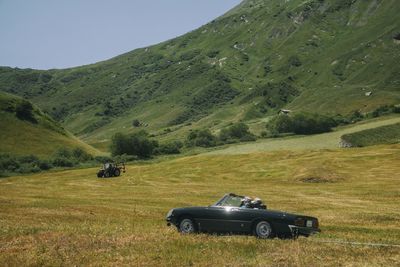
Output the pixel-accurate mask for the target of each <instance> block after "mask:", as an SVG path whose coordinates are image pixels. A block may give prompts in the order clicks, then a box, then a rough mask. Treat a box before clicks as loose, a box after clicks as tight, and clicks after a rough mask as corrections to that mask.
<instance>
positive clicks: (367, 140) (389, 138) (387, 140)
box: [342, 123, 400, 147]
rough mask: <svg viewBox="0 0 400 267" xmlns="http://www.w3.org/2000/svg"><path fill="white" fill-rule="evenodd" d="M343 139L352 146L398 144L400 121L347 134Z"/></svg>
mask: <svg viewBox="0 0 400 267" xmlns="http://www.w3.org/2000/svg"><path fill="white" fill-rule="evenodd" d="M342 140H343V141H344V142H345V143H346V144H348V145H349V146H352V147H364V146H373V145H381V144H397V143H400V123H396V124H392V125H387V126H382V127H377V128H373V129H368V130H364V131H360V132H355V133H352V134H346V135H343V136H342Z"/></svg>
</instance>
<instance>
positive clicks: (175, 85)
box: [0, 0, 400, 146]
mask: <svg viewBox="0 0 400 267" xmlns="http://www.w3.org/2000/svg"><path fill="white" fill-rule="evenodd" d="M399 12H400V5H398V2H397V1H395V0H386V1H382V0H309V1H304V0H292V1H280V0H270V1H263V0H247V1H243V2H242V3H241V4H240V5H239V6H238V7H236V8H234V9H233V10H232V11H230V12H228V13H227V14H225V15H224V16H222V17H220V18H218V19H216V20H214V21H212V22H210V23H208V24H207V25H204V26H203V27H201V28H199V29H197V30H195V31H192V32H190V33H188V34H186V35H183V36H181V37H179V38H175V39H172V40H169V41H166V42H164V43H161V44H158V45H155V46H151V47H147V48H142V49H137V50H134V51H132V52H129V53H126V54H124V55H121V56H118V57H115V58H113V59H110V60H107V61H104V62H99V63H97V64H93V65H88V66H82V67H77V68H71V69H65V70H48V71H39V70H31V69H24V70H22V69H12V68H7V67H4V68H0V90H1V91H6V92H10V93H13V94H17V95H20V96H23V97H26V98H29V99H31V100H32V101H33V102H34V103H35V104H37V105H38V106H39V107H41V108H42V109H43V110H44V111H46V112H47V113H49V114H51V116H52V117H53V118H54V119H55V120H57V121H58V122H60V123H62V125H63V126H64V127H66V128H67V129H68V130H70V131H72V132H73V133H74V134H76V135H78V136H80V137H81V138H83V139H84V140H85V141H87V142H89V143H97V144H98V145H99V146H101V143H102V142H105V141H107V140H108V139H109V138H110V136H111V135H112V134H114V133H115V132H118V131H123V132H131V131H135V130H136V129H134V128H133V127H132V121H133V119H138V120H140V122H142V125H143V126H142V128H146V130H148V131H150V132H151V133H152V134H154V135H155V136H157V137H158V138H159V139H172V138H180V137H182V136H183V135H184V134H186V133H187V132H188V131H189V130H190V129H193V128H197V127H208V128H211V129H212V130H213V131H218V130H219V129H220V128H221V127H224V126H225V125H226V124H228V123H230V122H232V121H239V120H245V121H246V120H252V121H254V120H256V121H257V120H260V121H264V120H265V118H266V117H268V116H270V115H272V114H276V112H277V110H279V109H280V108H283V107H285V108H288V109H291V110H294V111H299V110H304V111H312V112H319V113H334V114H336V113H341V114H349V113H352V112H353V111H355V110H360V111H361V112H367V111H371V110H374V109H375V108H377V107H379V106H382V105H384V104H388V105H392V104H398V103H400V90H399V89H400V77H399V75H398V73H400V67H399V64H398V62H400V40H398V39H400V37H399V34H400V21H399V20H398V14H399Z"/></svg>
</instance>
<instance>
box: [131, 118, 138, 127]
mask: <svg viewBox="0 0 400 267" xmlns="http://www.w3.org/2000/svg"><path fill="white" fill-rule="evenodd" d="M132 125H133V127H136V128H137V127H140V121H139V120H138V119H134V120H133V121H132Z"/></svg>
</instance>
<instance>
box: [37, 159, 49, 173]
mask: <svg viewBox="0 0 400 267" xmlns="http://www.w3.org/2000/svg"><path fill="white" fill-rule="evenodd" d="M38 167H39V168H40V169H41V170H43V171H47V170H50V169H51V168H53V165H52V164H51V163H50V162H49V161H47V160H40V161H39V162H38Z"/></svg>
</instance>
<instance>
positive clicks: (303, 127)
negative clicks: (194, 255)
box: [267, 113, 338, 135]
mask: <svg viewBox="0 0 400 267" xmlns="http://www.w3.org/2000/svg"><path fill="white" fill-rule="evenodd" d="M337 125H338V123H337V122H336V121H335V120H334V119H333V118H331V117H328V116H323V115H319V114H311V113H298V114H295V115H294V116H288V115H279V116H277V117H275V118H274V119H273V120H271V121H270V122H269V123H268V124H267V128H268V129H269V130H270V132H271V133H272V134H273V133H295V134H305V135H307V134H317V133H324V132H329V131H331V130H332V127H335V126H337Z"/></svg>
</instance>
